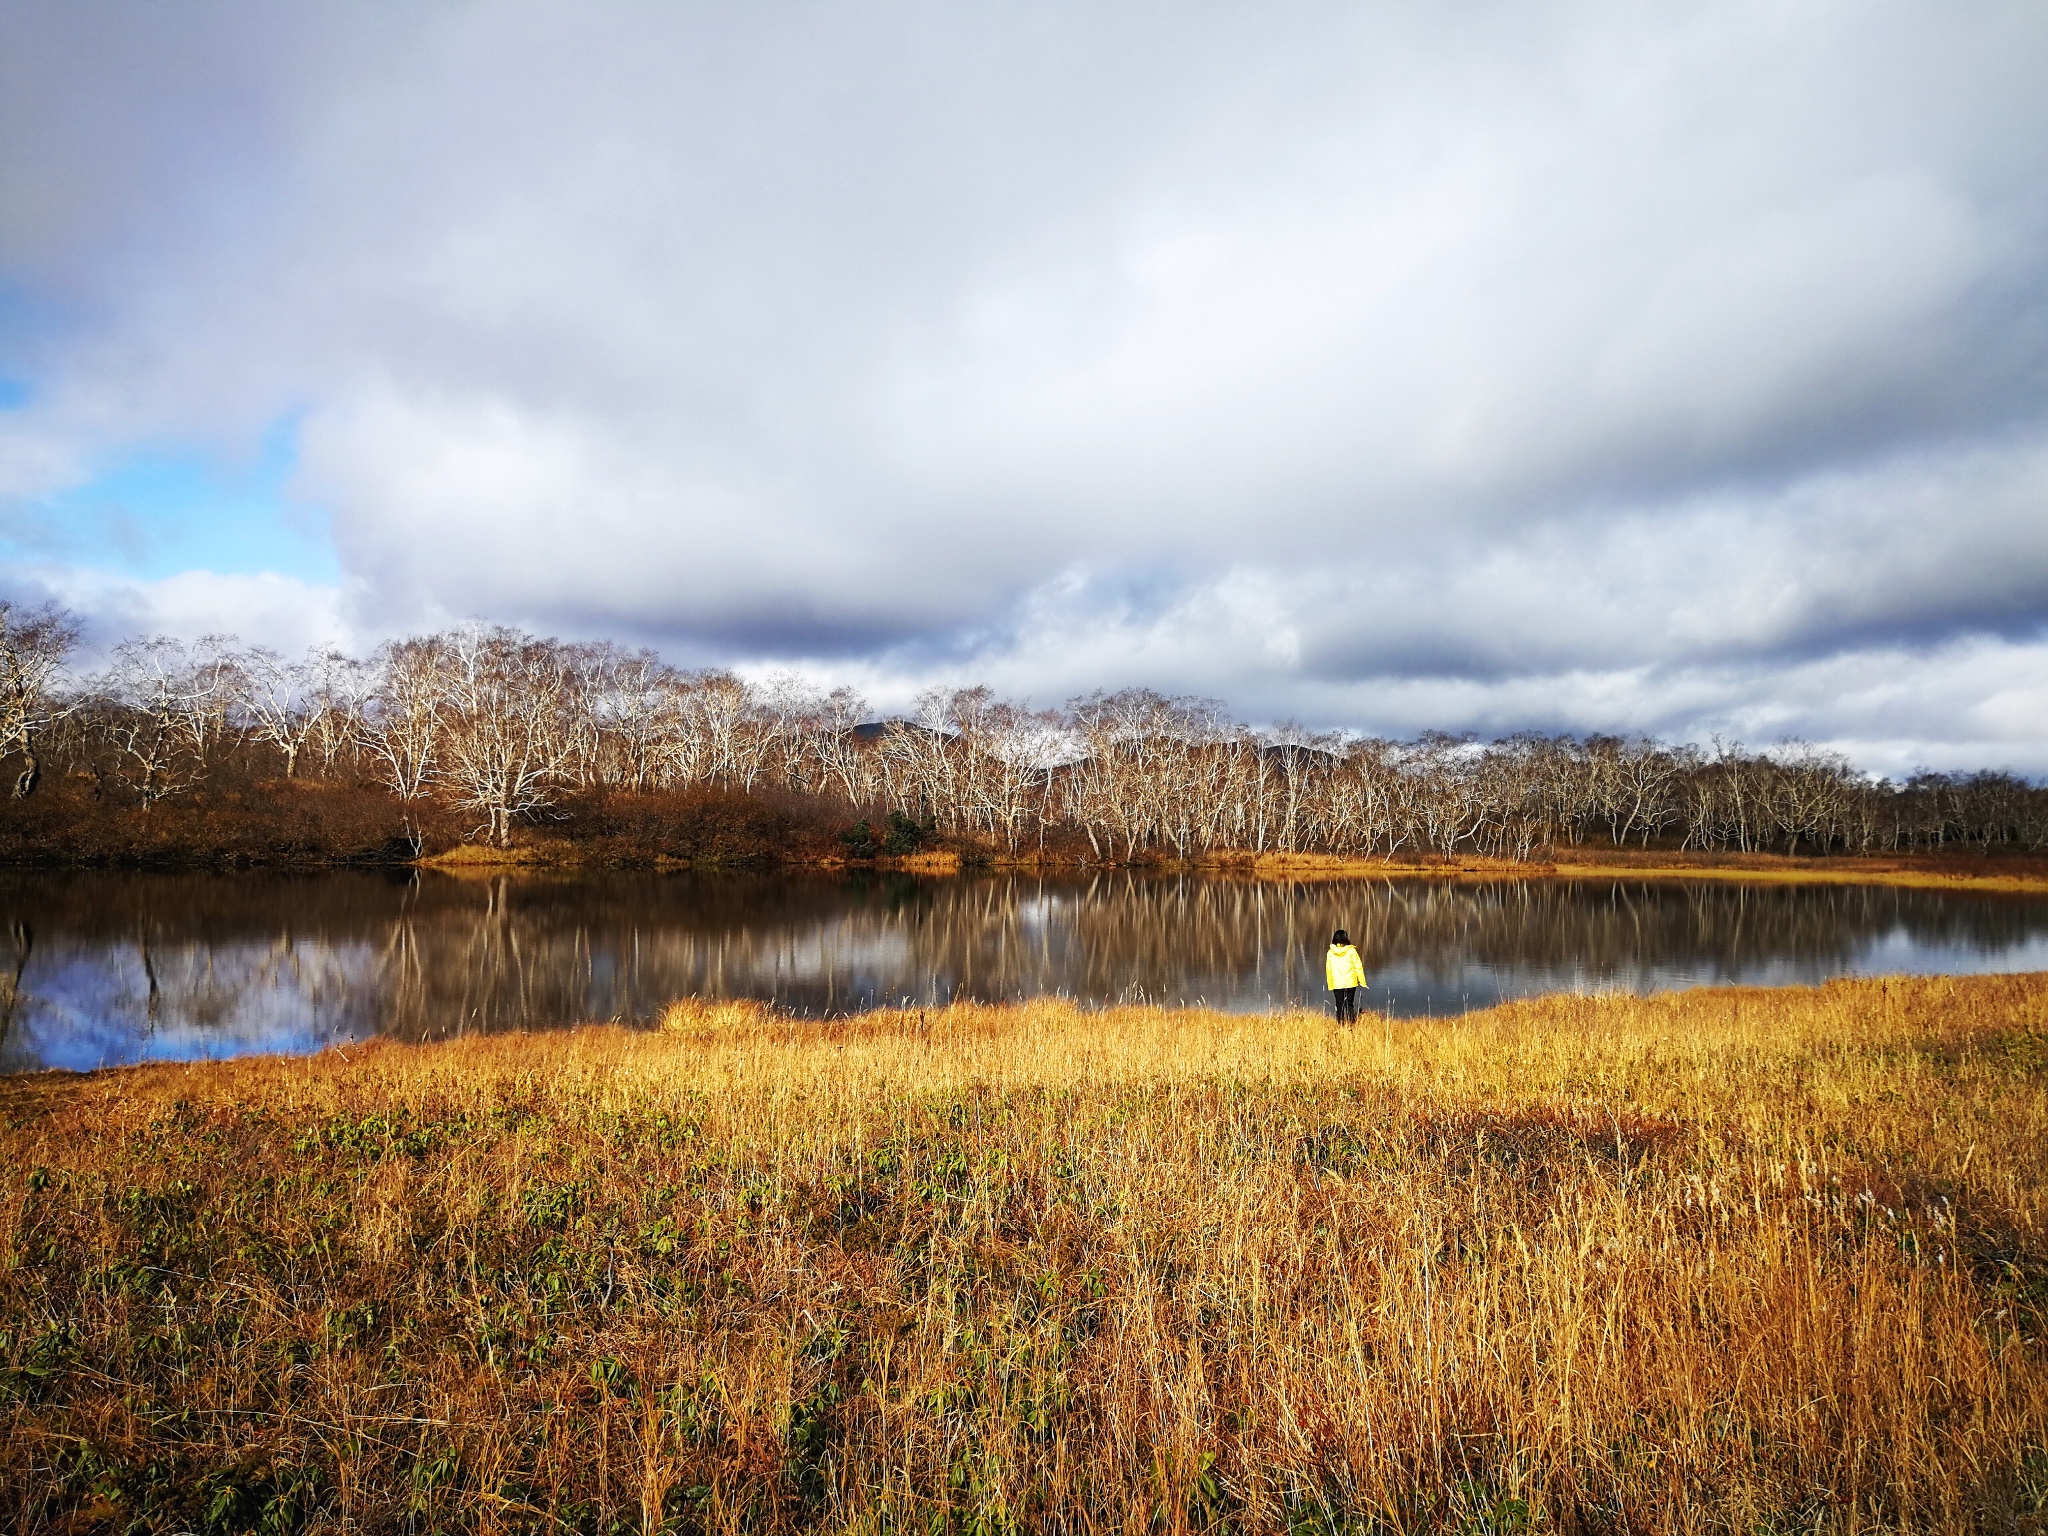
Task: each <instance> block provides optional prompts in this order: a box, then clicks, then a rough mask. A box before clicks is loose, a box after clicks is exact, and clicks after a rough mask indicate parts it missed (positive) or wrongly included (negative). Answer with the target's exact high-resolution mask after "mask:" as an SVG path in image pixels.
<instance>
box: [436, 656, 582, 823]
mask: <svg viewBox="0 0 2048 1536" xmlns="http://www.w3.org/2000/svg"><path fill="white" fill-rule="evenodd" d="M446 654H447V661H448V666H447V669H446V672H445V674H444V677H445V687H446V697H447V718H446V729H445V731H444V733H443V746H442V751H441V754H440V760H439V765H438V767H437V769H436V772H435V776H436V781H437V782H438V783H439V784H440V785H441V786H442V787H443V788H445V789H447V790H448V791H449V792H450V794H451V795H452V797H453V799H454V802H455V804H456V805H458V806H460V807H462V808H463V809H466V810H471V811H477V812H481V813H482V815H483V816H484V824H483V827H482V828H480V830H482V831H484V832H486V834H487V835H488V836H489V837H490V839H491V840H492V841H493V842H495V843H497V845H498V846H499V847H501V848H503V847H509V846H510V845H511V842H512V822H513V819H514V818H515V817H521V816H530V815H532V814H533V813H534V812H535V811H540V810H545V809H547V808H548V807H549V806H551V805H553V804H554V803H555V795H556V792H557V791H558V790H559V789H560V788H561V786H562V785H563V784H564V783H565V782H566V781H567V779H568V771H567V770H568V765H569V762H570V758H571V755H572V753H573V751H574V742H573V736H572V732H571V729H570V723H569V721H568V720H567V718H566V717H565V713H564V709H563V706H564V704H565V703H566V702H567V701H568V700H569V698H570V697H571V695H572V693H573V691H574V688H575V682H576V678H575V667H574V657H573V655H572V653H571V652H570V650H569V649H568V648H566V647H564V646H561V645H558V644H556V643H555V642H554V641H552V640H536V639H535V638H533V637H532V636H531V635H526V634H522V633H520V632H519V631H517V630H512V629H503V628H491V629H482V628H477V629H464V630H457V631H456V632H455V633H454V634H453V635H451V636H449V637H448V642H447V650H446Z"/></svg>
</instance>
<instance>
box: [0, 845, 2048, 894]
mask: <svg viewBox="0 0 2048 1536" xmlns="http://www.w3.org/2000/svg"><path fill="white" fill-rule="evenodd" d="M1573 853H1574V856H1571V857H1563V858H1553V859H1530V860H1528V861H1526V862H1524V861H1520V860H1513V859H1492V858H1483V857H1472V858H1449V859H1430V860H1390V859H1383V858H1376V857H1355V856H1350V855H1338V854H1252V853H1222V854H1212V855H1208V856H1203V857H1198V858H1193V859H1185V860H1183V859H1158V860H1141V861H1138V862H1133V863H1113V864H1112V863H1094V862H1090V861H1086V860H1077V859H1069V858H1036V857H1033V858H1010V857H1006V856H1003V855H999V854H988V853H986V852H985V851H983V850H978V849H972V848H969V849H966V850H964V851H963V850H961V849H959V848H944V849H936V850H927V851H925V852H921V853H916V854H909V855H902V856H883V857H879V858H874V859H847V858H841V857H838V856H835V855H830V854H827V855H809V856H806V855H803V854H795V855H755V856H748V857H743V858H731V859H724V858H702V857H699V858H687V857H674V858H671V857H664V856H661V855H655V856H653V857H650V858H635V859H620V858H617V857H615V856H610V855H607V854H606V853H605V852H603V851H600V850H592V851H588V852H586V851H584V850H582V849H579V848H578V847H577V846H576V845H575V844H573V843H553V844H550V843H525V844H520V845H515V846H514V847H512V848H505V849H500V848H490V847H485V846H481V845H477V844H460V845H458V846H456V847H454V848H451V849H448V850H446V851H444V852H441V853H436V854H429V855H426V856H425V857H421V858H392V859H367V858H361V857H329V858H281V859H276V860H271V859H259V858H250V857H247V856H236V855H230V854H225V853H224V854H223V855H222V856H221V857H219V858H217V859H208V858H191V857H180V858H163V859H82V860H81V859H16V860H7V861H0V871H11V872H16V873H20V874H31V875H34V874H67V873H72V874H75V873H88V872H90V873H106V874H116V873H120V874H294V875H306V874H339V873H346V872H363V871H374V870H386V871H397V870H426V871H432V872H434V873H437V874H443V875H448V876H451V877H453V878H457V879H499V878H505V877H517V876H542V875H582V874H600V873H606V874H609V873H650V874H687V873H699V874H761V875H774V874H818V875H847V874H860V873H872V874H899V875H921V876H925V877H927V878H938V879H943V878H973V877H977V876H989V875H999V874H1007V875H1016V874H1038V875H1047V876H1057V875H1067V876H1074V877H1080V876H1090V875H1093V876H1099V875H1104V874H1122V875H1130V876H1143V877H1166V876H1176V875H1178V876H1187V875H1194V876H1199V877H1202V878H1205V879H1213V880H1242V881H1247V882H1251V883H1255V884H1272V885H1300V884H1320V883H1326V882H1338V881H1354V880H1371V881H1430V882H1440V883H1445V884H1458V885H1481V884H1494V883H1508V882H1526V881H1557V882H1574V881H1591V880H1642V881H1658V882H1686V881H1713V882H1718V883H1723V884H1746V885H1864V886H1888V887H1893V888H1897V889H1909V890H1933V891H1954V892H1973V893H1979V894H1986V895H2009V896H2048V858H2041V857H2039V856H2030V855H2014V856H2008V857H1992V858H1986V857H1985V856H1983V855H1981V854H1975V853H1972V854H1964V855H1957V856H1955V857H1953V858H1949V857H1942V856H1938V855H1937V856H1925V855H1923V856H1919V857H1910V856H1906V857H1902V856H1899V855H1886V854H1873V855H1869V856H1867V860H1866V856H1858V855H1828V856H1823V857H1819V858H1806V857H1801V856H1797V855H1786V854H1726V855H1720V854H1707V855H1693V856H1687V855H1684V854H1673V853H1668V852H1652V853H1649V854H1647V855H1644V854H1623V855H1620V856H1615V857H1607V856H1602V855H1600V854H1598V853H1592V854H1590V855H1589V854H1588V853H1587V852H1586V851H1584V850H1574V851H1573Z"/></svg>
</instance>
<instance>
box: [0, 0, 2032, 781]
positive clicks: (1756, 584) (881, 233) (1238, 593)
mask: <svg viewBox="0 0 2048 1536" xmlns="http://www.w3.org/2000/svg"><path fill="white" fill-rule="evenodd" d="M2043 80H2048V7H2043V6H2041V5H2039V4H2037V3H2033V0H2011V3H1999V0H1986V3H1983V4H1979V5H1971V6H1953V5H1944V4H1934V3H1930V4H1919V5H1906V4H1896V3H1889V0H1857V3H1854V4H1851V3H1803V0H1768V3H1757V4H1748V3H1742V0H1727V3H1717V4H1711V5H1705V4H1703V5H1697V6H1687V5H1657V4H1649V5H1631V6H1624V5H1611V4H1610V5H1574V4H1569V3H1559V4H1552V5H1542V6H1530V5H1525V4H1511V3H1500V4H1478V3H1474V4H1455V3H1453V4H1442V3H1435V4H1414V5H1407V4H1401V3H1398V0H1395V3H1385V4H1374V5H1367V6H1361V5H1356V4H1349V3H1346V4H1336V3H1331V4H1306V3H1296V0H1273V3H1269V4H1262V5H1258V6H1244V5H1206V4H1199V3H1195V4H1176V5H1173V6H1167V5H1163V4H1157V3H1139V0H1132V3H1104V0H1086V3H1073V4H1063V3H1028V4H1027V3H1004V0H991V3H988V4H978V5H972V6H962V5H958V4H936V3H934V4H889V3H877V4H858V5H846V4H834V5H825V4H816V5H810V4H802V3H789V4H781V5H774V6H766V5H754V4H739V3H732V4H726V5H718V4H693V5H683V4H656V3H653V0H638V3H623V0H621V3H595V4H593V3H584V4H576V5H569V4H559V5H557V4H522V3H516V0H504V3H493V4H464V3H456V0H427V3H407V4H402V5H400V4H393V5H380V4H377V3H373V0H351V3H348V4H330V5H313V4H308V5H291V6H280V5H276V4H273V3H265V4H248V5H242V4H216V3H211V0H187V3H181V4H179V5H176V6H164V5H149V4H143V3H140V0H131V3H127V4H104V3H99V0H52V3H35V0H0V596H5V597H8V598H11V599H13V600H16V601H25V602H35V601H41V600H56V601H59V602H61V603H63V604H65V605H67V606H68V607H70V608H71V609H73V610H74V611H75V612H77V613H78V614H80V615H82V616H83V617H84V618H85V619H86V621H87V623H88V628H89V634H90V636H91V637H92V639H93V640H94V642H95V643H96V644H99V645H102V646H103V645H105V644H108V643H110V642H111V641H112V640H114V639H118V638H120V637H122V636H125V635H129V634H137V633H157V632H162V633H171V634H181V635H188V636H197V635H200V634H205V633H234V634H237V635H239V636H240V637H241V638H242V639H244V640H245V641H249V642H252V643H255V642H260V643H266V644H271V645H275V646H278V647H280V648H283V649H286V650H296V649H298V648H300V647H302V646H305V645H308V644H312V643H339V644H342V645H345V646H347V647H350V648H352V649H356V650H359V651H360V650H367V649H368V648H369V647H372V646H374V645H375V644H376V643H377V642H378V641H380V640H382V639H384V638H387V637H390V636H394V635H399V634H404V633H413V632H418V631H420V630H423V629H427V628H431V627H437V626H440V625H444V624H448V623H453V622H459V621H462V620H466V619H472V618H474V619H484V620H489V621H493V622H504V623H511V624H518V625H523V626H526V627H528V628H531V629H533V630H535V631H538V632H542V633H548V634H556V635H561V636H563V637H565V638H568V637H578V638H581V637H609V638H613V639H617V640H620V641H624V642H627V643H631V644H636V645H638V644H646V645H651V646H654V647H655V648H657V649H659V650H660V651H661V652H662V653H663V654H664V655H666V656H667V657H669V658H670V659H671V660H673V661H675V662H677V663H679V664H684V665H690V666H709V665H721V666H734V667H737V668H739V669H740V670H742V671H743V672H746V673H748V674H749V675H755V676H761V675H765V674H767V673H770V672H773V671H776V670H780V669H791V670H795V671H797V672H799V673H801V674H803V675H805V676H808V677H811V678H814V679H816V680H818V681H820V682H821V683H828V684H837V683H847V684H851V685H853V686H856V687H858V688H860V689H862V690H863V691H865V692H866V693H867V694H868V696H869V697H870V698H871V699H873V700H874V701H875V702H876V704H877V706H878V707H879V708H889V707H901V706H902V705H905V704H907V702H908V701H909V699H910V698H911V697H912V696H913V695H914V694H915V693H916V692H917V691H918V690H920V689H922V688H924V687H927V686H932V685H945V684H953V683H972V682H986V683H988V684H990V685H992V686H994V687H995V688H996V689H998V690H999V691H1000V692H1002V693H1004V694H1005V695H1007V696H1010V697H1016V698H1024V699H1028V700H1030V701H1032V702H1034V703H1036V704H1039V705H1055V704H1058V703H1061V702H1062V701H1064V700H1066V699H1068V698H1070V697H1072V696H1074V695H1077V694H1082V693H1086V692H1089V691H1092V690H1094V689H1096V688H1112V689H1114V688H1118V687H1126V686H1144V687H1152V688H1157V689H1159V690H1161V691H1164V692H1169V693H1194V694H1200V695H1204V696H1209V697H1215V698H1219V699H1222V700H1223V701H1225V702H1226V703H1227V704H1228V705H1229V706H1230V708H1231V709H1232V710H1233V711H1234V712H1236V713H1237V715H1238V716H1239V717H1240V718H1244V719H1248V720H1253V721H1258V722H1280V721H1295V722H1299V723H1301V724H1303V725H1306V726H1310V727H1314V728H1334V727H1348V728H1354V729H1358V730H1362V731H1368V732H1373V733H1379V734H1388V735H1395V736H1404V735H1408V734H1412V733H1415V732H1418V731H1421V730H1425V729H1432V728H1434V729H1444V730H1450V731H1471V732H1475V733H1478V734H1479V735H1481V736H1493V735H1497V734H1503V733H1506V732H1510V731H1515V730H1523V729H1534V730H1546V731H1547V730H1569V731H1579V732H1584V731H1615V732H1631V733H1633V732H1641V733H1647V734H1652V735H1657V736H1661V737H1665V738H1668V739H1689V740H1696V741H1706V740H1708V739H1709V738H1711V737H1713V736H1715V735H1719V736H1722V737H1724V738H1726V739H1730V740H1739V741H1743V742H1746V743H1747V744H1749V745H1751V746H1753V747H1762V746H1769V745H1771V744H1773V743H1776V742H1779V741H1783V740H1788V739H1800V740H1805V741H1810V742H1814V743H1818V744H1822V745H1825V746H1829V747H1833V748H1836V749H1839V750H1841V751H1843V752H1845V753H1847V754H1848V755H1849V756H1850V757H1851V758H1852V759H1853V760H1854V761H1855V762H1857V763H1858V764H1860V765H1862V766H1864V767H1866V768H1868V769H1871V770H1873V771H1878V772H1884V773H1893V774H1897V773H1903V772H1906V771H1909V770H1911V769H1913V768H1916V767H1935V768H1975V767H1993V768H2008V769H2012V770H2015V771H2018V772H2022V773H2026V774H2029V775H2048V194H2044V190H2043V189H2044V188H2048V91H2044V90H2043V89H2041V82H2042V81H2043Z"/></svg>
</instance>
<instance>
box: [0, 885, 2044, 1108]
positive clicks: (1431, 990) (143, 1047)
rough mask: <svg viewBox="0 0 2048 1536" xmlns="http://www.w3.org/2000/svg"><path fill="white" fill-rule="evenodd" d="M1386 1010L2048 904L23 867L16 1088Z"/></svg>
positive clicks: (1924, 959)
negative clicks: (912, 1023)
mask: <svg viewBox="0 0 2048 1536" xmlns="http://www.w3.org/2000/svg"><path fill="white" fill-rule="evenodd" d="M1338 926H1343V927H1345V928H1348V929H1349V930H1350V932H1351V934H1352V936H1353V938H1354V939H1355V940H1356V942H1357V943H1358V946H1359V949H1360V951H1361V952H1362V953H1363V954H1364V956H1365V959H1366V963H1367V966H1368V967H1369V969H1370V971H1371V974H1372V986H1371V990H1370V991H1368V992H1367V993H1366V994H1365V1005H1366V1006H1367V1007H1368V1008H1370V1009H1375V1010H1379V1011H1382V1012H1391V1013H1394V1014H1398V1015H1417V1014H1453V1013H1458V1012H1461V1011H1463V1010H1465V1009H1468V1008H1479V1007H1484V1006H1486V1005H1488V1004H1491V1003H1495V1002H1499V1001H1502V1000H1504V999H1507V998H1514V997H1525V996H1529V995H1531V994H1534V993H1541V992H1553V991H1633V992H1648V991H1655V990H1659V989H1664V988H1671V987H1687V986H1699V985H1709V984H1723V983H1741V984H1750V985H1772V986H1777V985H1790V984H1797V983H1810V982H1818V981H1823V980H1826V979H1827V978H1829V977H1832V976H1843V975H1876V974H1885V973H1932V972H1978V971H2028V970H2048V900H2042V899H2035V898H2019V897H2009V896H1994V895H1974V894H1965V893H1954V892H1945V891H1925V890H1905V889H1894V888H1889V887H1883V886H1785V885H1738V884H1724V883H1720V882H1698V883H1688V882H1657V881H1643V880H1626V879H1611V880H1584V881H1569V882H1564V881H1548V880H1529V881H1503V882H1499V883H1491V884H1482V885H1446V884H1443V883H1440V882H1432V881H1420V880H1371V881H1366V880H1361V881H1345V882H1335V883H1322V884H1304V885H1286V884H1256V883H1252V882H1249V881H1243V880H1230V879H1206V878H1193V877H1179V878H1156V877H1145V876H1139V875H1126V874H1105V875H1100V876H1097V877H1094V878H1088V877H1065V878H1040V877H1036V876H1015V875H1002V876H993V877H985V878H975V877H956V878H936V879H927V878H920V877H915V876H905V875H822V874H815V875H804V874H795V875H792V874H776V875H700V874H664V875H657V874H637V873H635V874H604V875H583V874H577V875H573V876H520V877H512V878H504V877H500V878H490V879H478V878H461V877H456V876H453V875H445V874H438V873H433V872H424V873H419V874H414V873H413V872H410V871H403V872H394V873H324V874H316V875H304V876H283V875H271V874H238V875H216V874H179V875H173V874H136V873H106V872H83V873H62V874H56V873H33V874H31V873H21V872H14V873H6V874H0V1072H25V1071H35V1070H40V1069H43V1068H50V1067H60V1068H71V1069H77V1070H85V1069H90V1068H93V1067H98V1066H103V1065H116V1064H121V1063H130V1062H139V1061H155V1060H190V1059H199V1058H210V1057H223V1056H234V1055H243V1054H248V1053H251V1052H303V1051H314V1050H319V1049H321V1048H322V1047H325V1046H329V1045H333V1044H337V1043H342V1042H348V1041H356V1040H365V1039H369V1038H371V1037H373V1036H388V1037H394V1038H398V1039H404V1040H429V1039H439V1038H443V1037H446V1036H450V1035H456V1034H463V1033H471V1032H478V1031H483V1032H488V1031H493V1030H508V1029H526V1028H545V1027H550V1026H556V1025H562V1024H570V1023H576V1022H581V1021H585V1020H592V1019H621V1020H627V1021H632V1022H645V1021H651V1020H652V1019H654V1018H656V1017H658V1016H659V1014H660V1012H661V1009H662V1007H663V1005H664V1004H666V1003H667V1002H669V1001H670V1000H671V999H673V998H676V997H680V996H684V995H690V994H695V995H702V996H718V997H739V996H744V997H758V998H767V999H771V1000H773V1001H774V1002H776V1003H778V1004H780V1005H781V1006H783V1007H784V1008H787V1009H789V1010H790V1011H792V1012H794V1013H798V1014H803V1015H810V1016H825V1015H831V1014H837V1013H846V1012H853V1011H858V1010H861V1009H866V1008H873V1007H878V1006H887V1005H890V1004H896V1003H903V1002H909V1003H913V1004H918V1005H936V1004H943V1003H946V1002H948V1001H950V1000H952V999H954V998H963V999H964V998H974V999H981V1000H988V1001H997V1000H1006V999H1014V998H1020V997H1031V996H1037V995H1041V994H1047V993H1056V994H1062V995H1065V996H1070V997H1074V998H1077V999H1080V1000H1083V1001H1085V1002H1089V1003H1110V1002H1120V1001H1143V1002H1155V1003H1169V1004H1171V1003H1207V1004H1210V1005H1213V1006H1216V1007H1220V1008H1227V1009H1235V1010H1261V1009H1274V1008H1280V1007H1284V1006H1287V1005H1289V1004H1293V1003H1299V1002H1303V1001H1309V1002H1313V1003H1316V1004H1319V1005H1320V1004H1323V1003H1324V1002H1326V999H1327V994H1326V993H1324V992H1323V991H1322V954H1323V948H1324V946H1325V944H1326V943H1327V942H1328V940H1329V936H1330V931H1331V929H1333V928H1335V927H1338Z"/></svg>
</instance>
